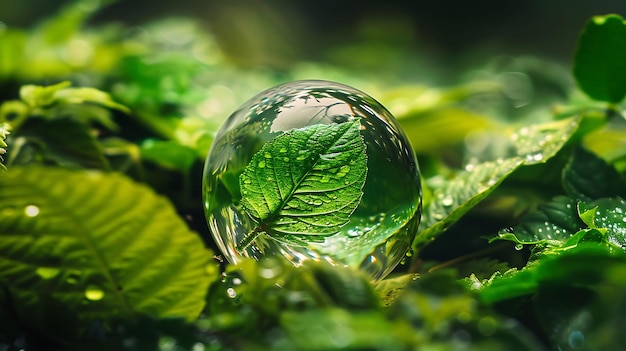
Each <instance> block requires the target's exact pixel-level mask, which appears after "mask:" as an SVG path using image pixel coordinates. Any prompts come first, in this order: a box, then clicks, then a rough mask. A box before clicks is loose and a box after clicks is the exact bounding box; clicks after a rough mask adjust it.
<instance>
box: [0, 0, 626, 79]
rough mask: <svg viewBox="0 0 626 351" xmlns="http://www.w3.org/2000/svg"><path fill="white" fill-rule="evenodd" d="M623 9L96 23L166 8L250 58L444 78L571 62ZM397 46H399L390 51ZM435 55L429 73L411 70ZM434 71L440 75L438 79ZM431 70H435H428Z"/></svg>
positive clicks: (35, 14) (493, 8)
mask: <svg viewBox="0 0 626 351" xmlns="http://www.w3.org/2000/svg"><path fill="white" fill-rule="evenodd" d="M66 3H68V1H65V0H63V1H48V0H21V1H2V2H0V22H2V23H3V25H4V26H8V27H13V26H18V27H28V26H30V25H32V24H33V23H36V22H37V21H38V20H41V19H43V18H45V17H46V16H48V15H50V14H51V13H53V12H55V11H56V10H58V9H59V8H60V7H62V6H63V5H64V4H66ZM609 12H613V13H619V14H625V13H626V2H623V1H616V0H597V1H588V0H573V1H568V2H562V1H542V0H526V1H520V0H517V1H497V0H486V1H463V0H453V1H371V2H362V1H330V0H318V1H291V0H273V1H262V0H240V1H226V0H209V1H202V0H180V1H175V2H169V1H168V2H165V1H149V0H133V1H123V0H120V1H115V2H114V3H113V4H111V5H109V6H107V7H105V8H104V9H103V10H100V11H99V12H98V13H97V15H96V16H95V17H94V18H92V20H91V22H92V23H94V24H101V23H111V22H121V23H124V24H125V25H126V26H141V25H142V24H144V23H147V22H149V21H151V20H154V19H157V18H163V17H169V16H186V17H192V18H194V19H196V20H197V21H199V22H200V23H201V25H202V26H203V27H205V28H206V29H207V31H210V32H211V33H212V34H213V35H214V36H215V39H216V41H217V42H218V43H219V45H220V47H221V49H222V50H223V51H224V52H226V53H227V54H228V55H229V56H230V58H231V59H232V60H233V61H234V62H236V63H238V64H240V65H244V66H269V67H272V68H287V67H289V66H290V65H292V64H293V63H294V62H299V61H329V62H332V63H334V64H341V65H349V64H350V62H351V57H353V55H364V54H365V53H364V52H363V50H359V49H360V45H361V44H362V43H364V42H367V43H368V44H369V45H368V50H370V51H368V52H367V54H369V58H368V60H358V61H359V65H361V66H362V67H361V68H363V69H372V70H377V71H379V72H380V73H381V74H384V73H385V72H386V71H389V70H392V71H393V74H394V75H399V76H402V77H404V78H405V79H406V78H407V76H406V74H412V75H415V77H414V78H415V79H420V78H422V77H421V76H426V77H423V78H422V79H426V80H429V79H433V78H436V79H437V80H438V81H440V82H445V81H447V80H454V75H456V74H458V72H461V71H462V70H463V69H464V68H467V67H469V66H472V65H475V64H476V63H477V62H481V61H484V60H485V58H486V57H489V56H493V54H494V53H497V54H498V55H533V56H539V57H542V58H547V59H552V60H556V61H559V62H563V63H566V64H568V63H569V60H570V58H571V56H572V53H573V51H574V48H575V44H576V38H577V35H578V32H579V31H580V29H581V28H582V26H583V24H584V22H585V21H586V20H587V19H588V18H589V17H590V16H592V15H597V14H604V13H609ZM389 48H393V49H394V50H385V49H389ZM420 60H427V61H434V62H436V63H437V64H436V65H434V66H436V67H437V68H438V70H437V71H436V72H432V67H433V65H430V67H431V68H430V69H429V72H421V71H420V70H419V69H417V68H414V67H413V69H411V68H412V67H411V66H412V65H416V66H419V64H420ZM433 74H436V77H432V75H433ZM429 75H430V77H428V76H429Z"/></svg>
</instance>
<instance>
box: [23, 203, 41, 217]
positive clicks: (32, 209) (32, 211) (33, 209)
mask: <svg viewBox="0 0 626 351" xmlns="http://www.w3.org/2000/svg"><path fill="white" fill-rule="evenodd" d="M24 214H26V216H28V217H36V216H37V215H39V207H37V206H35V205H28V206H26V208H24Z"/></svg>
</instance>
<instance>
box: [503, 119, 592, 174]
mask: <svg viewBox="0 0 626 351" xmlns="http://www.w3.org/2000/svg"><path fill="white" fill-rule="evenodd" d="M581 121H582V116H574V117H570V118H565V119H562V120H558V121H549V122H545V123H536V124H531V125H527V126H523V127H521V128H519V129H518V130H517V131H516V132H515V133H513V134H512V135H511V137H510V138H511V141H512V143H513V146H515V148H516V151H517V155H518V156H520V157H523V158H524V159H525V160H526V161H525V164H526V165H531V164H537V163H545V162H546V161H548V160H549V159H551V158H552V157H554V155H556V153H557V152H559V150H561V149H562V148H563V146H564V145H565V143H566V142H567V141H568V140H570V138H571V137H572V136H573V135H574V133H575V132H576V131H577V130H578V128H579V127H580V124H581Z"/></svg>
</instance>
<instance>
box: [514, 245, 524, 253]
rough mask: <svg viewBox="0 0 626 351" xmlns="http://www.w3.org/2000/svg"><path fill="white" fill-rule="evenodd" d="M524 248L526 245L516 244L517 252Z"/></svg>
mask: <svg viewBox="0 0 626 351" xmlns="http://www.w3.org/2000/svg"><path fill="white" fill-rule="evenodd" d="M523 248H524V244H520V243H517V244H515V250H517V251H520V250H521V249H523Z"/></svg>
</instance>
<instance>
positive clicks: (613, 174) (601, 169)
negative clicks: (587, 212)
mask: <svg viewBox="0 0 626 351" xmlns="http://www.w3.org/2000/svg"><path fill="white" fill-rule="evenodd" d="M563 188H564V189H565V191H566V192H567V194H568V195H569V196H571V197H573V198H574V199H577V200H581V201H591V200H595V199H599V198H602V197H610V196H624V197H626V181H624V180H623V179H622V178H621V176H620V175H619V173H617V171H616V170H615V168H613V167H611V166H610V165H609V164H607V163H606V162H605V161H604V160H603V159H601V158H599V157H598V156H596V155H595V154H594V153H592V152H589V151H587V150H586V149H584V148H582V147H577V148H576V149H574V152H573V153H572V155H571V156H570V159H569V161H568V162H567V165H566V166H565V168H564V169H563Z"/></svg>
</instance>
